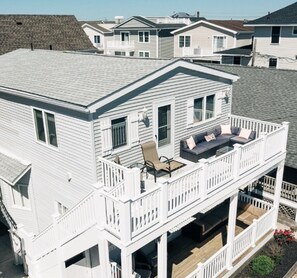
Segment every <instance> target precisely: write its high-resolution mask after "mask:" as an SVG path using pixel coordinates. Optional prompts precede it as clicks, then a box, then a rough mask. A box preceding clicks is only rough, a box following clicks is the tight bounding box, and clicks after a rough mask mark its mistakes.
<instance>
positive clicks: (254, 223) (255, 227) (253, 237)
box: [251, 219, 258, 248]
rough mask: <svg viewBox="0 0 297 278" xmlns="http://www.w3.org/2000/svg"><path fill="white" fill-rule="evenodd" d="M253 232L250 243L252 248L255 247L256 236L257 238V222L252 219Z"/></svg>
mask: <svg viewBox="0 0 297 278" xmlns="http://www.w3.org/2000/svg"><path fill="white" fill-rule="evenodd" d="M252 225H253V231H252V241H251V246H252V247H253V248H254V247H255V246H256V241H257V239H256V236H257V226H258V220H257V219H254V220H253V224H252Z"/></svg>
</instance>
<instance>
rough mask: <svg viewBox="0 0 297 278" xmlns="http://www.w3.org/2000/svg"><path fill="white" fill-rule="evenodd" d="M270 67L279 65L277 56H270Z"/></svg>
mask: <svg viewBox="0 0 297 278" xmlns="http://www.w3.org/2000/svg"><path fill="white" fill-rule="evenodd" d="M269 67H270V68H276V67H277V58H270V59H269Z"/></svg>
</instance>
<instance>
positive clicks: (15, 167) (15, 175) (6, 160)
mask: <svg viewBox="0 0 297 278" xmlns="http://www.w3.org/2000/svg"><path fill="white" fill-rule="evenodd" d="M29 169H30V164H25V163H23V162H21V161H19V160H17V159H15V158H11V157H9V156H7V155H5V154H3V153H1V152H0V179H3V180H4V181H6V182H8V183H9V184H10V185H15V184H16V183H17V182H18V180H19V179H20V178H21V177H22V176H23V175H24V174H25V173H26V172H27V171H28V170H29Z"/></svg>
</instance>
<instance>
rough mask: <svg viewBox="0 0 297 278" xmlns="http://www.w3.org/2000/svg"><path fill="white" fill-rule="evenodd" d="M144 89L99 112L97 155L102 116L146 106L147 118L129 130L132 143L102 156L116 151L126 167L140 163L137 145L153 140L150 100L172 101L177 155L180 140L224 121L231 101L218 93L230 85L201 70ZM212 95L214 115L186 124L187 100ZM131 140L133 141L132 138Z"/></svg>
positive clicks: (102, 121) (97, 154)
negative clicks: (214, 96) (221, 97)
mask: <svg viewBox="0 0 297 278" xmlns="http://www.w3.org/2000/svg"><path fill="white" fill-rule="evenodd" d="M144 88H145V89H140V90H137V93H133V94H132V93H131V94H130V96H129V98H126V99H125V100H124V101H122V102H114V106H113V107H111V109H110V110H109V111H107V112H105V113H104V114H102V115H98V119H97V120H95V122H94V136H95V139H94V140H95V148H96V157H100V156H102V155H103V153H102V140H104V137H105V136H104V135H103V134H102V132H101V128H102V127H101V125H102V124H103V123H104V119H114V118H117V117H119V115H120V116H125V115H127V111H138V112H141V111H142V110H143V107H144V106H145V108H146V109H147V116H148V118H147V120H146V121H139V122H137V118H135V126H136V127H138V131H136V130H134V128H132V129H131V131H135V134H137V136H135V144H134V146H133V147H129V148H124V149H122V150H120V149H118V151H117V152H112V151H110V154H109V155H105V157H106V158H107V159H110V160H113V159H114V158H115V154H117V155H118V156H119V157H120V160H121V163H122V164H123V165H124V166H129V165H131V164H133V163H135V162H143V155H142V151H141V148H140V144H142V143H144V142H148V141H150V140H154V139H155V133H154V129H153V123H154V120H155V119H154V118H153V103H154V102H156V101H165V100H168V99H174V100H175V111H174V123H173V124H174V127H175V133H174V152H175V156H179V148H180V140H181V139H183V138H186V137H189V136H190V135H193V134H196V133H197V132H199V131H202V130H206V129H207V128H209V127H210V126H213V125H214V124H217V125H219V124H223V123H226V122H227V117H228V114H230V113H231V102H230V101H229V102H226V101H224V100H222V99H219V98H220V97H219V95H220V92H222V91H224V90H229V89H230V85H229V84H228V83H225V82H222V81H220V80H219V79H218V78H214V77H211V76H209V77H208V76H207V77H206V76H205V75H204V74H203V73H201V74H199V73H198V74H197V75H192V74H191V73H189V72H187V71H184V70H181V72H179V73H176V74H175V75H174V76H171V77H170V76H169V77H168V78H166V79H165V80H163V81H162V82H161V83H159V82H154V81H153V83H152V84H151V87H150V88H147V86H144ZM211 94H216V100H217V99H218V100H217V101H216V108H215V110H216V116H215V118H213V119H209V120H208V121H204V122H201V123H199V124H197V125H192V126H191V127H189V126H188V125H187V100H188V99H191V98H192V99H194V98H199V97H203V96H205V95H211ZM220 96H221V95H220ZM220 106H221V107H220ZM192 111H193V110H192ZM136 114H137V113H136ZM192 121H193V116H192ZM130 136H131V135H130ZM130 140H132V137H131V138H130ZM97 175H98V177H100V175H101V163H100V162H97Z"/></svg>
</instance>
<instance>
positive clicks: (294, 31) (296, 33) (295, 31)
mask: <svg viewBox="0 0 297 278" xmlns="http://www.w3.org/2000/svg"><path fill="white" fill-rule="evenodd" d="M292 34H293V35H296V36H297V26H293V32H292Z"/></svg>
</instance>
